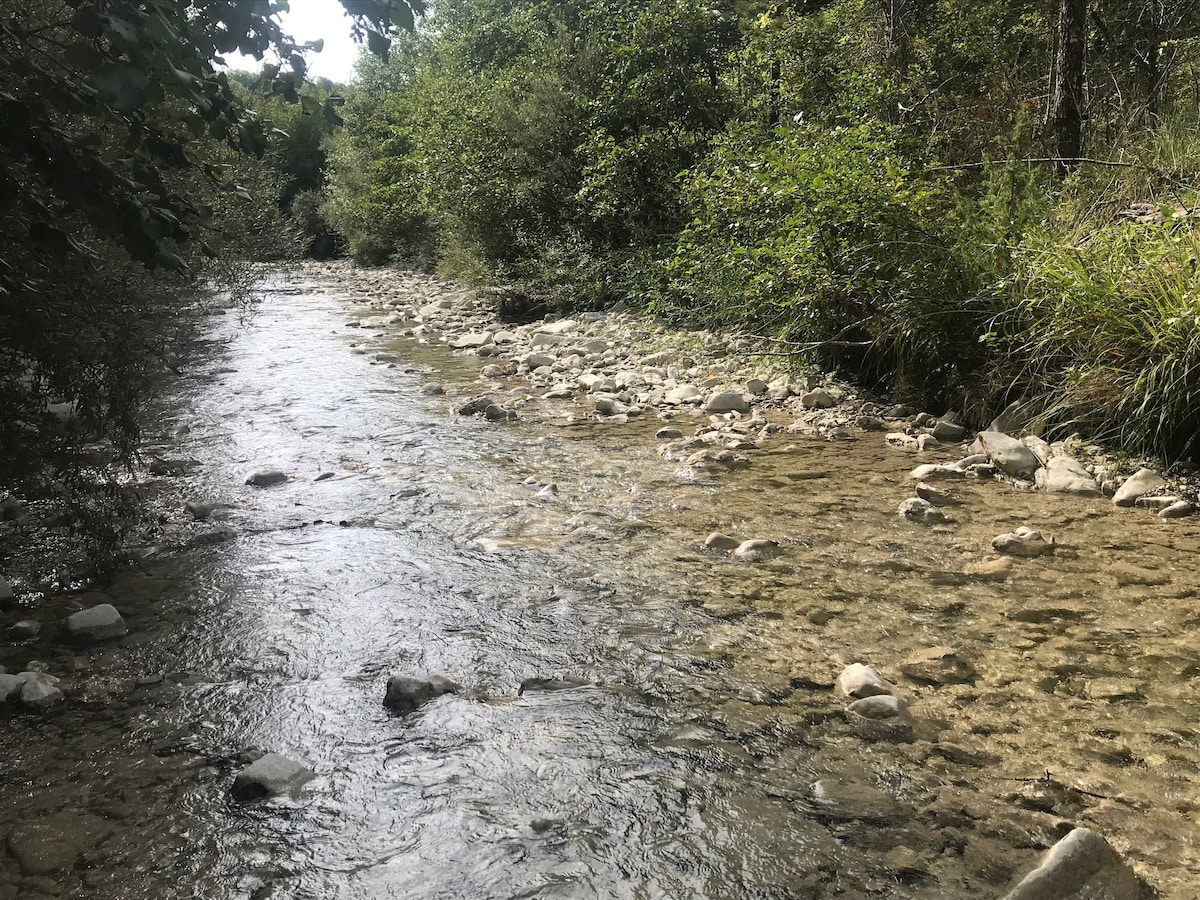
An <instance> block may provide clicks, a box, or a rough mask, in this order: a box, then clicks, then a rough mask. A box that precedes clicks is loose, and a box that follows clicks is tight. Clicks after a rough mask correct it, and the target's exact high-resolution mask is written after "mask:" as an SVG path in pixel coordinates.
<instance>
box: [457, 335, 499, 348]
mask: <svg viewBox="0 0 1200 900" xmlns="http://www.w3.org/2000/svg"><path fill="white" fill-rule="evenodd" d="M494 340H495V338H494V337H493V336H492V333H491V332H490V331H474V332H470V333H468V334H464V335H460V336H459V337H456V338H455V339H454V340H452V341H450V346H451V347H453V348H454V349H455V350H475V349H478V348H479V347H486V346H488V345H489V344H491V343H492V342H493V341H494Z"/></svg>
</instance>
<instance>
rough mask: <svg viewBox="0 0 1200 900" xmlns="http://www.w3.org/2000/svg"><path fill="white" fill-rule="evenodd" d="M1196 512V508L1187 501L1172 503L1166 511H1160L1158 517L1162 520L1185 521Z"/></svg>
mask: <svg viewBox="0 0 1200 900" xmlns="http://www.w3.org/2000/svg"><path fill="white" fill-rule="evenodd" d="M1195 512H1196V507H1194V506H1193V505H1192V504H1191V503H1189V502H1188V501H1186V500H1180V501H1179V502H1178V503H1172V504H1171V505H1170V506H1168V507H1167V508H1166V509H1163V510H1160V511H1159V513H1158V517H1159V518H1160V519H1184V518H1187V517H1188V516H1190V515H1193V514H1195Z"/></svg>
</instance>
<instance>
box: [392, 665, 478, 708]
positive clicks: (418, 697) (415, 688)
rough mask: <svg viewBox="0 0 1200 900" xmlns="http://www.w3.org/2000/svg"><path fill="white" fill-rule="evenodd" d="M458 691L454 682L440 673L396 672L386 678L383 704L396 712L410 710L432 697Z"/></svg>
mask: <svg viewBox="0 0 1200 900" xmlns="http://www.w3.org/2000/svg"><path fill="white" fill-rule="evenodd" d="M458 691H459V686H458V685H457V684H456V683H455V682H453V681H451V680H450V679H449V678H445V677H443V676H441V675H430V676H429V677H427V678H423V677H420V676H417V675H404V674H400V673H397V674H394V675H392V676H390V677H389V678H388V682H387V690H386V692H385V694H384V697H383V704H384V706H386V707H388V708H389V709H392V710H395V711H396V712H402V713H403V712H412V711H413V710H414V709H416V708H417V707H418V706H421V705H422V704H423V703H428V702H429V701H430V700H432V699H433V698H434V697H440V696H441V695H442V694H457V693H458Z"/></svg>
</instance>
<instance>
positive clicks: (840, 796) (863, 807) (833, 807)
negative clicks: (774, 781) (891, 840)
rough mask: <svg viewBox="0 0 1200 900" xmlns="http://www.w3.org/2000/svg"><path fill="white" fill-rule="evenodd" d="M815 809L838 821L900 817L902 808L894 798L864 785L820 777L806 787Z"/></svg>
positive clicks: (875, 820)
mask: <svg viewBox="0 0 1200 900" xmlns="http://www.w3.org/2000/svg"><path fill="white" fill-rule="evenodd" d="M810 790H811V792H812V800H813V805H814V806H815V807H816V809H815V812H817V814H818V815H821V816H823V817H825V818H829V819H836V820H841V821H847V822H851V821H856V820H858V821H864V822H878V823H882V822H889V821H893V820H895V819H899V818H902V817H903V815H904V807H903V806H902V805H901V804H900V803H899V801H897V800H896V799H895V798H894V797H891V796H889V795H888V794H885V793H883V791H880V790H877V789H876V788H873V787H870V786H869V785H865V784H858V783H856V782H853V781H844V780H843V779H841V778H822V779H821V780H820V781H815V782H813V784H812V787H811V788H810Z"/></svg>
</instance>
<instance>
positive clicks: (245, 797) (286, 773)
mask: <svg viewBox="0 0 1200 900" xmlns="http://www.w3.org/2000/svg"><path fill="white" fill-rule="evenodd" d="M313 774H314V773H313V770H312V769H310V768H309V767H308V766H306V765H305V764H304V763H302V762H297V761H296V760H294V759H289V758H288V757H286V756H283V755H281V754H279V753H268V754H267V755H266V756H264V757H262V758H261V759H258V760H256V761H255V762H253V763H251V764H250V765H249V766H247V767H246V768H244V769H242V771H241V772H239V773H238V775H237V777H236V778H235V779H234V781H233V787H232V788H230V793H232V794H233V797H234V799H236V800H241V801H243V802H245V801H250V800H261V799H262V798H264V797H274V796H278V795H279V794H285V793H295V792H296V791H298V790H299V789H300V788H301V787H302V786H303V785H304V783H305V782H306V781H309V780H310V779H311V778H312V777H313Z"/></svg>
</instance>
